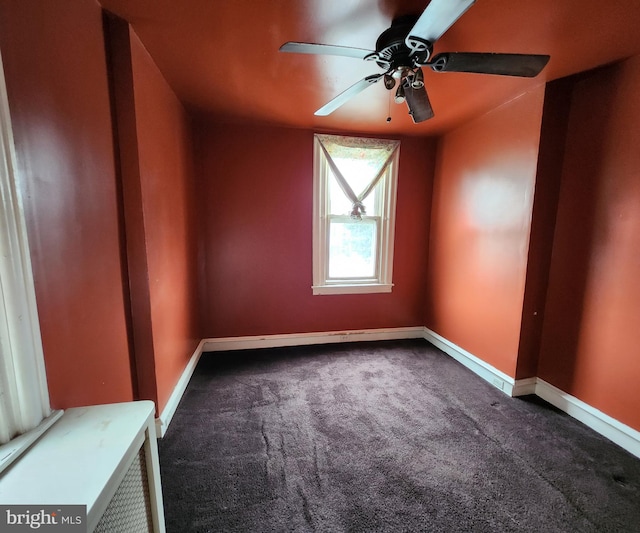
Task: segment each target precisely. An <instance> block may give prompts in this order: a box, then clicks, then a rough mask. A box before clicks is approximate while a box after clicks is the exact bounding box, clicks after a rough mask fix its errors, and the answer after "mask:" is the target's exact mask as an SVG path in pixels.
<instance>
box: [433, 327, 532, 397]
mask: <svg viewBox="0 0 640 533" xmlns="http://www.w3.org/2000/svg"><path fill="white" fill-rule="evenodd" d="M424 338H425V339H426V340H428V341H429V342H430V343H431V344H433V345H434V346H435V347H436V348H440V349H441V350H442V351H443V352H444V353H446V354H447V355H449V356H451V357H453V358H454V359H455V360H456V361H458V362H459V363H460V364H462V365H463V366H466V367H467V368H468V369H469V370H471V371H472V372H474V373H475V374H477V375H478V376H480V377H481V378H482V379H484V380H485V381H487V382H489V383H491V385H493V386H494V387H496V388H498V389H500V390H501V391H502V392H504V393H505V394H507V395H509V396H514V394H513V393H514V391H518V392H519V394H518V395H519V396H521V395H522V394H527V393H523V392H521V390H522V387H518V386H517V384H516V380H515V379H513V378H512V377H511V376H509V375H507V374H505V373H504V372H502V371H501V370H498V369H497V368H495V367H494V366H492V365H490V364H489V363H487V362H485V361H483V360H482V359H480V358H479V357H476V356H475V355H473V354H472V353H470V352H468V351H467V350H465V349H464V348H460V346H457V345H455V344H453V343H452V342H451V341H450V340H447V339H445V338H444V337H442V336H441V335H438V334H437V333H436V332H435V331H432V330H430V329H429V328H424ZM532 393H533V390H532V391H531V393H529V394H532Z"/></svg>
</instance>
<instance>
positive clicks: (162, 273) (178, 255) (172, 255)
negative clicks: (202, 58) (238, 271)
mask: <svg viewBox="0 0 640 533" xmlns="http://www.w3.org/2000/svg"><path fill="white" fill-rule="evenodd" d="M131 60H132V62H131V64H132V72H133V84H134V97H135V117H136V133H137V146H138V164H139V177H140V185H141V192H142V211H143V216H144V229H145V245H146V261H147V268H148V283H149V287H148V291H149V303H150V306H149V307H150V312H151V328H152V334H153V353H154V363H155V376H156V381H157V395H158V398H157V401H158V409H159V410H162V408H163V407H164V405H165V404H166V402H167V399H168V398H169V395H170V394H171V392H172V391H173V388H174V387H175V385H176V383H177V381H178V379H179V378H180V376H181V374H182V372H183V370H184V368H185V366H186V364H187V362H188V361H189V358H190V357H191V355H192V354H193V352H194V350H195V348H196V347H197V345H198V343H199V341H200V338H201V335H200V332H199V327H198V317H197V312H198V299H197V282H198V269H197V263H196V261H197V257H198V255H197V229H198V228H197V227H196V205H195V201H194V200H195V191H194V176H193V155H192V151H191V148H192V143H191V127H190V123H189V120H188V118H187V114H186V112H185V110H184V108H183V106H182V104H181V103H180V101H179V100H178V99H177V97H176V96H175V94H174V93H173V91H172V90H171V88H170V87H169V86H168V85H167V82H166V81H165V79H164V78H163V77H162V75H161V73H160V71H159V70H158V68H157V67H156V65H155V63H154V62H153V60H152V59H151V57H150V56H149V54H148V53H147V51H146V50H145V48H144V46H143V45H142V43H141V42H140V40H139V39H138V38H137V36H136V35H135V33H133V31H131ZM146 370H147V371H149V370H151V371H152V370H153V369H146Z"/></svg>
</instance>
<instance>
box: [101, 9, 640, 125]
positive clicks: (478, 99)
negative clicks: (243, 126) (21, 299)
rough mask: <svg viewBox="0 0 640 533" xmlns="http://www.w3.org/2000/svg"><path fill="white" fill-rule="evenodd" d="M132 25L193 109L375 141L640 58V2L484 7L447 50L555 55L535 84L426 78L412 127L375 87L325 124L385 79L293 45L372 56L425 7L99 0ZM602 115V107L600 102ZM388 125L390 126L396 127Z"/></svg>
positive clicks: (459, 26) (459, 27)
mask: <svg viewBox="0 0 640 533" xmlns="http://www.w3.org/2000/svg"><path fill="white" fill-rule="evenodd" d="M101 4H102V5H103V7H104V8H105V9H107V10H108V11H111V12H113V13H115V14H116V15H119V16H120V17H122V18H124V19H126V20H128V21H129V22H130V23H131V25H132V27H133V29H134V30H135V32H136V33H137V35H138V36H139V37H140V39H141V40H142V42H143V43H144V45H145V46H146V48H147V50H148V51H149V53H150V54H151V56H152V57H153V58H154V60H155V62H156V63H157V64H158V66H159V68H160V70H161V71H162V72H163V74H164V76H165V78H166V79H167V81H168V82H169V84H170V85H171V86H172V87H173V89H174V91H175V92H176V94H177V95H178V96H179V97H180V99H181V100H182V101H183V102H184V104H185V105H186V106H187V108H189V109H191V110H193V111H197V112H203V113H206V114H209V115H211V116H212V117H216V118H217V119H219V120H225V121H237V122H246V121H257V122H266V123H272V124H279V125H286V126H292V127H299V128H313V129H322V130H336V131H357V132H362V133H378V134H389V133H392V134H405V135H430V134H438V133H441V132H443V131H446V130H447V129H449V128H451V127H454V126H456V125H459V124H461V123H462V122H464V121H466V120H468V119H469V118H471V117H473V116H476V115H479V114H482V113H484V112H486V111H488V110H490V109H492V108H494V107H496V106H497V105H499V104H500V103H502V102H505V101H508V100H510V99H512V98H515V97H517V96H518V95H520V94H522V93H523V92H524V91H526V90H527V89H528V88H530V87H532V86H535V85H537V84H541V83H545V82H546V81H549V80H552V79H556V78H560V77H563V76H567V75H570V74H574V73H577V72H580V71H583V70H588V69H591V68H594V67H596V66H599V65H603V64H606V63H610V62H613V61H615V60H618V59H622V58H624V57H628V56H631V55H635V54H638V53H640V2H639V1H638V0H624V1H623V0H599V1H596V0H517V1H514V0H477V1H476V3H475V5H474V6H473V7H471V9H470V10H469V11H468V12H467V13H466V14H464V15H463V16H462V18H460V19H459V20H458V22H457V23H456V24H455V25H454V26H453V27H452V28H451V29H450V30H449V31H448V32H447V33H446V34H445V35H444V36H443V37H442V38H441V39H440V40H439V41H438V42H437V43H436V46H435V50H434V52H435V53H439V52H445V51H465V52H512V53H535V54H549V55H550V56H551V60H550V62H549V64H548V65H547V67H546V68H545V70H544V71H543V72H542V73H541V74H540V75H539V76H538V77H536V78H533V79H521V78H510V77H504V76H490V75H478V74H463V73H436V72H432V71H431V70H430V69H425V80H426V86H427V88H428V91H429V96H430V99H431V103H432V105H433V108H434V110H435V115H436V116H435V118H433V119H431V120H428V121H426V122H423V123H421V124H418V125H416V124H414V123H413V122H412V120H411V118H410V117H409V116H408V114H407V110H406V107H405V106H404V105H397V104H394V103H393V100H392V98H391V97H392V93H390V92H388V91H386V90H385V89H384V86H383V84H382V83H378V84H376V85H374V86H372V87H370V88H368V89H366V91H365V92H363V93H361V94H360V95H358V96H356V97H355V98H354V99H353V100H351V101H350V102H348V103H347V104H346V105H344V106H343V107H341V108H340V109H338V110H337V111H335V112H334V113H333V114H331V115H330V116H328V117H316V116H314V114H313V113H314V111H315V110H316V109H318V108H319V107H321V106H322V105H323V104H324V103H326V102H327V101H328V100H330V99H331V98H333V97H334V96H336V95H337V94H339V93H340V92H342V91H343V90H345V89H346V88H347V87H349V86H350V85H352V84H353V83H355V82H356V81H358V80H359V79H361V78H363V77H365V76H367V75H370V74H375V73H378V72H381V70H380V69H379V68H378V67H377V66H375V65H373V64H371V63H368V62H367V63H365V62H364V61H361V60H358V59H350V58H341V57H331V56H309V55H299V54H285V53H280V52H278V49H279V47H280V45H282V44H283V43H284V42H286V41H305V42H317V43H327V44H337V45H343V46H353V47H358V48H367V49H372V50H373V49H374V48H375V42H376V39H377V37H378V35H379V34H380V33H381V32H382V31H384V30H385V29H386V28H388V27H389V26H390V24H391V21H392V20H393V19H394V18H395V17H397V16H400V15H404V14H419V13H421V12H422V11H423V10H424V8H425V7H426V5H427V4H428V1H427V0H180V1H176V0H102V1H101ZM594 105H597V102H594ZM388 116H391V117H392V120H391V122H387V117H388Z"/></svg>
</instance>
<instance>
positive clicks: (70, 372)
mask: <svg viewBox="0 0 640 533" xmlns="http://www.w3.org/2000/svg"><path fill="white" fill-rule="evenodd" d="M101 17H102V16H101V10H100V8H99V6H98V5H97V4H95V3H92V2H86V1H83V0H70V1H68V2H65V5H64V9H61V8H60V6H59V5H58V4H57V3H55V2H41V1H39V0H21V1H20V2H1V3H0V48H1V49H2V56H3V60H4V67H5V73H6V78H7V90H8V94H9V105H10V109H11V118H12V122H13V129H14V135H15V143H16V150H17V157H18V178H19V187H20V192H21V193H22V197H23V200H24V207H25V211H26V219H27V229H28V235H29V240H30V246H31V258H32V263H33V270H34V277H35V283H36V298H37V302H38V312H39V315H40V324H41V329H42V339H43V344H44V355H45V361H46V367H47V378H48V383H49V391H50V396H51V403H52V406H53V407H55V408H66V407H71V406H75V405H84V404H93V403H104V402H116V401H126V400H131V399H132V397H133V392H132V383H131V372H130V362H129V344H128V336H127V325H126V317H125V314H124V312H123V309H124V296H123V274H122V264H121V259H122V257H121V253H120V227H119V220H118V206H117V194H116V181H115V169H114V157H113V155H114V151H113V142H112V133H111V118H110V108H109V94H108V84H107V71H106V64H105V53H104V43H103V39H102V18H101Z"/></svg>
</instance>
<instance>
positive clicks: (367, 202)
mask: <svg viewBox="0 0 640 533" xmlns="http://www.w3.org/2000/svg"><path fill="white" fill-rule="evenodd" d="M349 163H353V164H349ZM366 163H367V162H366V161H352V162H349V161H346V162H344V161H342V164H343V166H344V167H345V169H344V170H342V172H343V176H344V177H345V179H346V180H347V182H348V183H349V185H350V186H351V189H352V190H353V192H354V193H355V194H356V196H358V195H359V194H360V193H361V192H362V191H364V189H365V188H366V187H367V185H369V183H370V182H371V180H372V179H373V178H374V177H375V174H373V175H372V174H371V169H370V168H369V167H368V166H367V165H366ZM329 176H330V179H329V213H331V214H333V215H346V214H347V213H349V212H350V211H351V200H349V198H347V195H346V194H345V193H344V191H343V190H342V188H341V187H340V185H339V184H338V180H336V178H335V176H334V175H333V172H331V171H329ZM383 180H384V177H382V178H381V179H380V181H379V182H378V185H377V186H376V188H375V189H374V190H373V191H371V193H369V195H368V196H367V197H366V198H365V199H364V202H363V204H364V207H365V210H366V212H367V215H369V216H375V215H379V213H377V212H376V211H377V209H376V194H378V189H379V187H380V184H381V183H382V181H383Z"/></svg>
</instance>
